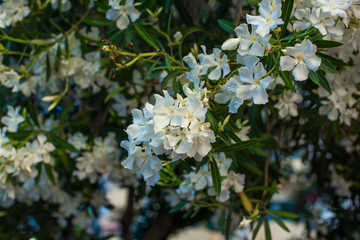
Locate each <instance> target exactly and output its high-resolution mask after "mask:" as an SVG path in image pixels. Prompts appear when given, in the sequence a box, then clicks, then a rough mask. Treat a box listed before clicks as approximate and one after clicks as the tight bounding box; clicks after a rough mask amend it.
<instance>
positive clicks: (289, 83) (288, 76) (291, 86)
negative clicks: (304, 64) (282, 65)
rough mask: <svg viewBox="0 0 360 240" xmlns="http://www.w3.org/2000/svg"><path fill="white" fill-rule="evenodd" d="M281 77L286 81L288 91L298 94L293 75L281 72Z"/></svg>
mask: <svg viewBox="0 0 360 240" xmlns="http://www.w3.org/2000/svg"><path fill="white" fill-rule="evenodd" d="M279 75H280V77H281V79H282V80H283V81H284V83H285V86H286V87H287V88H288V89H290V90H291V91H293V92H296V89H295V86H294V84H293V78H292V75H291V73H289V72H282V71H280V72H279Z"/></svg>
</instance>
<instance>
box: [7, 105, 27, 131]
mask: <svg viewBox="0 0 360 240" xmlns="http://www.w3.org/2000/svg"><path fill="white" fill-rule="evenodd" d="M24 121H25V118H24V117H23V116H21V115H20V107H16V108H15V109H14V108H13V107H12V106H10V105H8V112H7V115H6V116H4V117H2V118H1V122H2V123H3V124H5V125H6V127H7V130H8V131H9V132H16V131H17V129H18V126H19V124H20V123H22V122H24Z"/></svg>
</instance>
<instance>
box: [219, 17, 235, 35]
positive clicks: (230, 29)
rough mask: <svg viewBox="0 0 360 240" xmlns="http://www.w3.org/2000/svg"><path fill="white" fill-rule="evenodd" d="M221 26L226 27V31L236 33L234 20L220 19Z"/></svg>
mask: <svg viewBox="0 0 360 240" xmlns="http://www.w3.org/2000/svg"><path fill="white" fill-rule="evenodd" d="M218 23H219V26H220V27H221V28H222V29H224V30H225V31H226V32H228V33H231V34H232V35H236V33H235V31H234V29H235V27H236V25H235V24H233V23H232V22H229V21H226V20H224V19H218Z"/></svg>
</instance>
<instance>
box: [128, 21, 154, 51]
mask: <svg viewBox="0 0 360 240" xmlns="http://www.w3.org/2000/svg"><path fill="white" fill-rule="evenodd" d="M134 27H135V30H136V32H137V33H138V34H139V35H140V37H141V38H142V39H143V40H144V41H145V42H147V43H148V44H149V45H151V46H152V47H153V48H155V49H156V50H159V47H158V46H157V45H156V43H155V42H154V40H153V39H152V37H151V36H150V35H149V33H148V32H147V31H146V30H145V28H144V27H143V26H142V25H141V24H138V23H134Z"/></svg>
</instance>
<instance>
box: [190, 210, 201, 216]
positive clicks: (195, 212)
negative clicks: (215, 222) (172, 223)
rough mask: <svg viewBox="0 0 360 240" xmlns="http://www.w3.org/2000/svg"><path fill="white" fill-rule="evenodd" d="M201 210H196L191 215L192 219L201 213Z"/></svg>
mask: <svg viewBox="0 0 360 240" xmlns="http://www.w3.org/2000/svg"><path fill="white" fill-rule="evenodd" d="M200 210H201V208H197V209H195V211H194V212H193V213H192V214H191V215H190V218H194V217H195V216H196V215H197V214H198V213H199V212H200Z"/></svg>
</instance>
